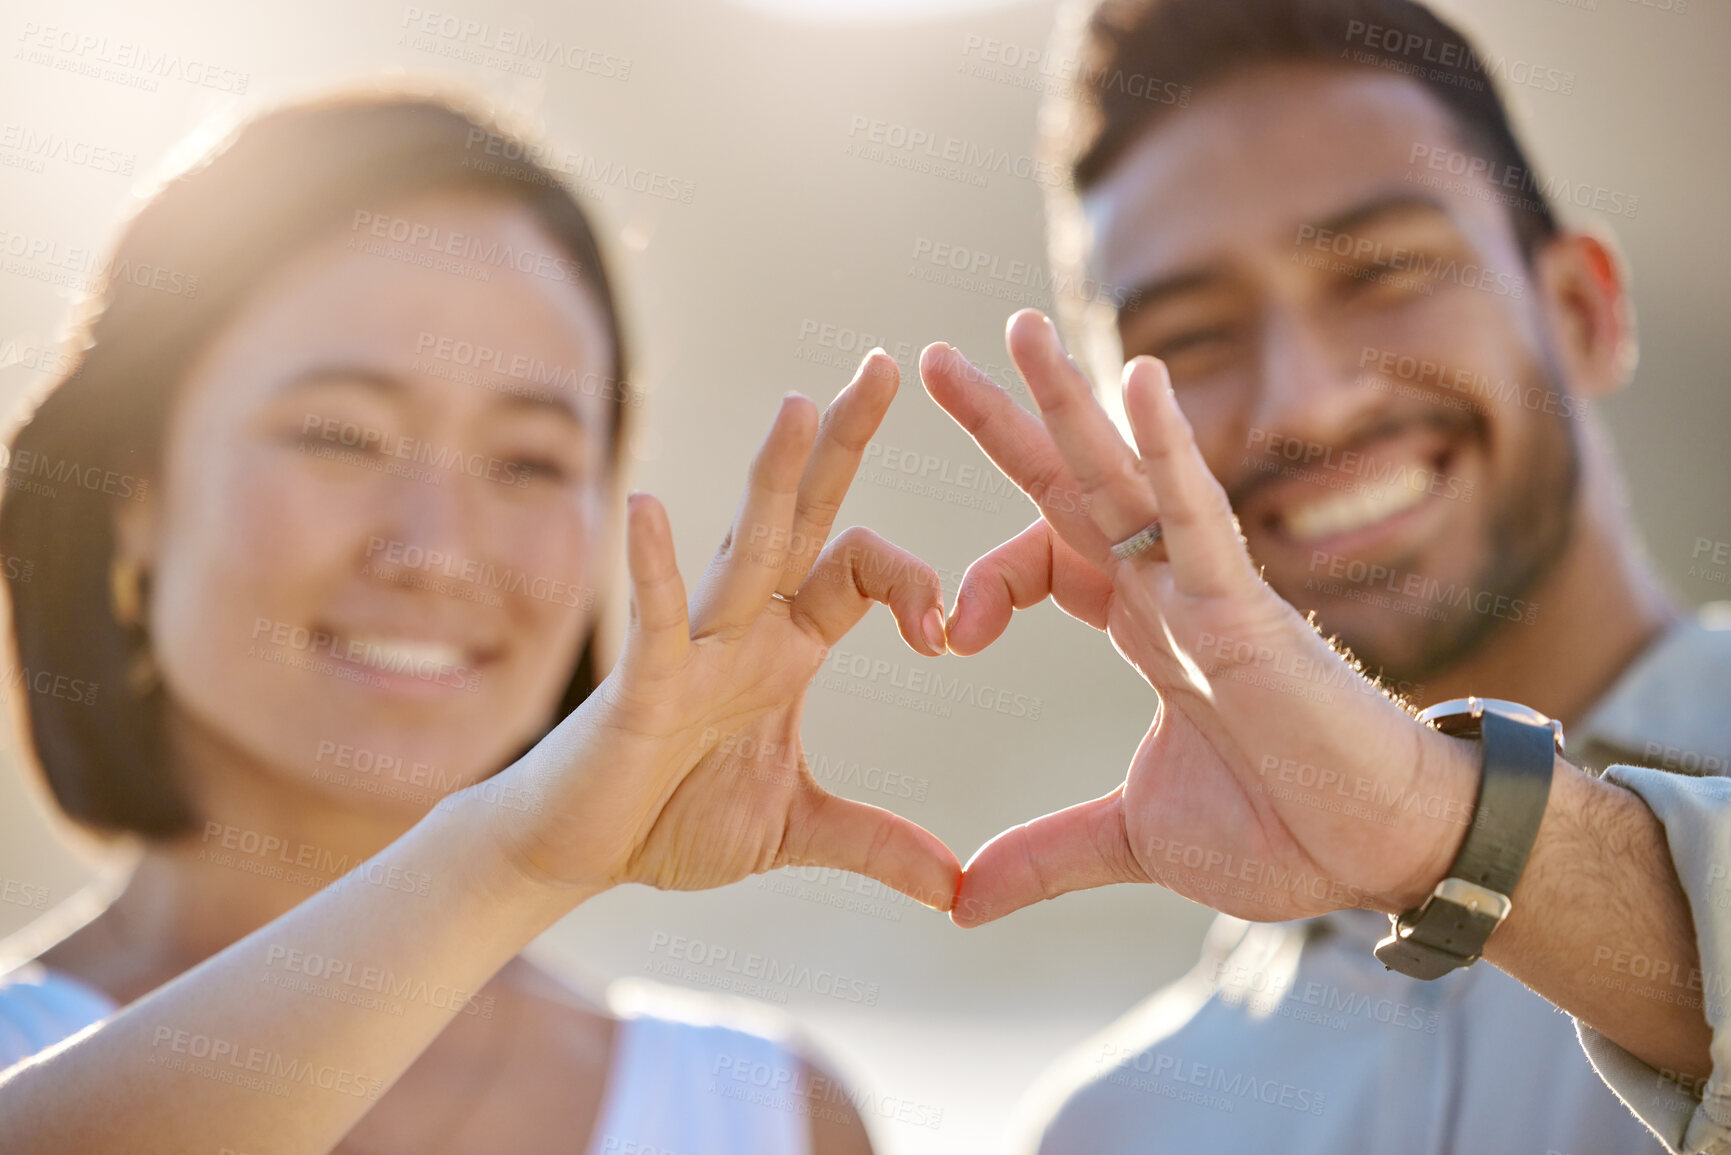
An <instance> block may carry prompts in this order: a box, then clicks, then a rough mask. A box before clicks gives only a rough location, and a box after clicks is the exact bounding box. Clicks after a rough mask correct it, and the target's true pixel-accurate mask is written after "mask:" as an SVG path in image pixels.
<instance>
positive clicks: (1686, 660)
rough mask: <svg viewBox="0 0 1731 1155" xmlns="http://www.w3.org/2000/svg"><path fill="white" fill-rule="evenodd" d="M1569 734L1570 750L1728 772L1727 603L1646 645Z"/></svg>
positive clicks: (1730, 654)
mask: <svg viewBox="0 0 1731 1155" xmlns="http://www.w3.org/2000/svg"><path fill="white" fill-rule="evenodd" d="M1570 731H1571V732H1570V734H1569V735H1568V737H1569V747H1570V750H1571V751H1574V750H1577V749H1579V748H1580V747H1581V746H1583V745H1585V744H1586V743H1588V742H1592V743H1598V744H1603V745H1605V746H1610V747H1613V748H1614V749H1616V750H1619V751H1622V752H1623V753H1625V754H1628V755H1631V756H1635V757H1638V758H1639V759H1640V761H1641V763H1642V764H1643V765H1648V766H1654V767H1657V768H1659V769H1664V770H1679V771H1683V772H1685V773H1690V774H1718V775H1731V602H1714V603H1712V604H1710V605H1707V606H1704V607H1702V609H1701V611H1700V613H1699V615H1698V616H1696V617H1694V618H1691V619H1686V620H1684V621H1682V622H1680V623H1678V624H1677V625H1675V626H1673V627H1672V628H1671V629H1670V630H1669V631H1668V632H1667V633H1666V634H1665V635H1664V636H1663V637H1661V638H1660V639H1659V640H1658V641H1657V642H1655V643H1654V644H1653V645H1651V646H1648V647H1647V650H1646V652H1645V653H1643V654H1642V655H1641V656H1640V657H1639V658H1636V659H1635V661H1634V662H1632V663H1630V665H1629V667H1628V668H1627V669H1626V670H1624V672H1623V676H1622V677H1620V678H1618V679H1617V681H1616V683H1615V684H1613V685H1612V687H1611V689H1610V692H1609V693H1607V694H1606V695H1605V696H1604V697H1602V698H1600V699H1599V701H1598V702H1597V703H1595V704H1594V706H1593V707H1592V709H1590V710H1589V711H1588V712H1587V714H1586V716H1585V717H1584V718H1582V719H1581V721H1580V722H1578V723H1577V724H1576V725H1574V726H1572V727H1570Z"/></svg>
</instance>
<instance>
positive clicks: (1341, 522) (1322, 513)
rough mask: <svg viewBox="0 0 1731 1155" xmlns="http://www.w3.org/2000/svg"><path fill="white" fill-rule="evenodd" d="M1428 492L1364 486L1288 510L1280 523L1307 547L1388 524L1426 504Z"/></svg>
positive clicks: (1395, 487) (1398, 486)
mask: <svg viewBox="0 0 1731 1155" xmlns="http://www.w3.org/2000/svg"><path fill="white" fill-rule="evenodd" d="M1428 492H1429V491H1428V490H1427V489H1424V488H1418V489H1415V488H1413V487H1412V486H1410V485H1376V486H1365V487H1364V488H1363V489H1360V490H1357V491H1356V492H1353V493H1348V494H1345V495H1343V496H1341V497H1325V498H1323V499H1322V500H1321V501H1313V502H1311V503H1310V504H1309V505H1301V506H1299V507H1298V508H1297V509H1293V510H1289V511H1287V513H1286V514H1284V515H1283V517H1282V519H1281V521H1282V524H1283V527H1284V528H1285V530H1286V535H1287V536H1288V537H1290V538H1292V539H1293V540H1295V541H1297V542H1300V543H1302V544H1305V545H1308V544H1310V543H1311V542H1316V541H1321V540H1322V539H1324V538H1329V537H1334V536H1335V535H1337V534H1342V533H1351V532H1353V531H1354V530H1360V529H1364V528H1365V527H1367V526H1372V525H1375V524H1377V523H1378V522H1380V521H1386V520H1388V519H1389V518H1391V517H1393V516H1394V515H1395V514H1397V513H1401V512H1402V511H1404V510H1408V509H1411V508H1412V507H1413V506H1415V505H1417V504H1418V503H1419V502H1421V501H1423V500H1424V499H1425V495H1426V493H1428Z"/></svg>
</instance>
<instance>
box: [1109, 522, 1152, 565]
mask: <svg viewBox="0 0 1731 1155" xmlns="http://www.w3.org/2000/svg"><path fill="white" fill-rule="evenodd" d="M1163 536H1164V534H1163V533H1162V531H1161V529H1160V521H1159V519H1158V518H1156V519H1155V520H1154V521H1151V522H1149V523H1148V524H1147V525H1146V526H1144V527H1143V528H1141V529H1139V530H1137V531H1136V532H1135V533H1133V534H1131V535H1130V536H1129V537H1127V538H1125V539H1124V540H1123V541H1121V542H1118V543H1117V544H1116V545H1114V546H1113V547H1112V556H1113V557H1115V558H1117V559H1118V560H1119V561H1129V560H1130V559H1131V558H1133V557H1135V556H1136V555H1137V554H1139V553H1141V552H1142V551H1143V550H1145V549H1152V548H1153V547H1155V546H1157V545H1159V544H1160V539H1161V538H1162V537H1163Z"/></svg>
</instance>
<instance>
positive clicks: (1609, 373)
mask: <svg viewBox="0 0 1731 1155" xmlns="http://www.w3.org/2000/svg"><path fill="white" fill-rule="evenodd" d="M1534 265H1535V267H1536V271H1537V273H1538V282H1539V288H1540V292H1541V299H1542V301H1543V305H1544V308H1545V312H1546V319H1547V320H1548V321H1549V323H1550V326H1551V332H1552V334H1553V338H1554V340H1555V344H1556V349H1557V353H1558V356H1559V357H1561V358H1562V361H1563V367H1564V369H1565V370H1567V372H1568V379H1569V380H1570V381H1572V382H1573V383H1574V384H1575V387H1576V389H1578V390H1579V392H1580V393H1581V395H1582V396H1584V397H1590V398H1593V399H1595V400H1596V399H1599V398H1603V397H1608V396H1610V395H1611V394H1613V393H1615V392H1617V391H1618V390H1619V389H1621V388H1622V387H1623V386H1624V385H1626V384H1628V383H1629V380H1630V379H1631V378H1632V377H1633V376H1634V375H1635V363H1636V360H1637V357H1638V347H1637V344H1636V340H1635V308H1634V305H1633V303H1632V302H1631V301H1630V300H1629V287H1628V280H1627V277H1626V275H1625V268H1624V264H1623V259H1622V257H1621V256H1620V255H1619V254H1618V252H1617V249H1616V243H1615V241H1614V240H1613V239H1612V238H1611V237H1610V236H1609V235H1600V234H1598V233H1594V232H1586V231H1579V230H1574V231H1569V232H1565V233H1563V234H1561V235H1560V236H1558V237H1556V238H1555V239H1553V240H1551V241H1549V242H1547V243H1546V244H1545V246H1544V248H1543V249H1542V250H1541V251H1540V252H1539V254H1538V255H1537V257H1536V259H1535V261H1534Z"/></svg>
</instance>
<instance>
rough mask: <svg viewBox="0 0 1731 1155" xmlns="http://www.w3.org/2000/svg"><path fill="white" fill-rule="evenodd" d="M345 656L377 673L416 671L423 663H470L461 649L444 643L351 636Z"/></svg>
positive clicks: (448, 666)
mask: <svg viewBox="0 0 1731 1155" xmlns="http://www.w3.org/2000/svg"><path fill="white" fill-rule="evenodd" d="M349 642H350V645H349V649H348V653H349V655H350V656H351V657H353V658H354V659H355V660H357V661H359V662H360V663H361V665H363V666H373V667H375V668H376V669H380V670H403V669H409V670H415V669H420V668H423V667H424V665H425V664H426V663H429V662H431V663H433V664H435V665H437V666H439V667H441V668H445V669H451V668H456V667H462V666H466V665H468V664H469V661H468V654H466V653H465V652H464V651H463V649H462V647H460V646H453V645H450V644H449V643H446V642H418V641H410V640H408V639H406V638H374V637H354V638H350V639H349Z"/></svg>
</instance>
